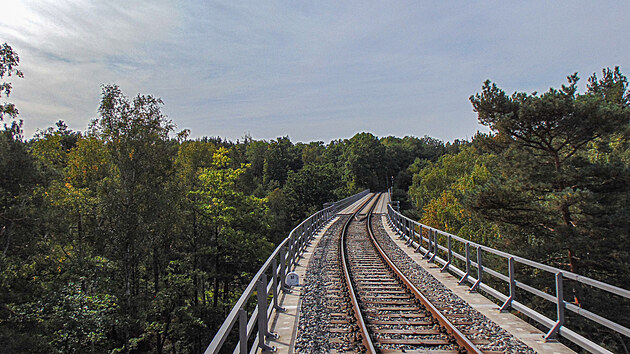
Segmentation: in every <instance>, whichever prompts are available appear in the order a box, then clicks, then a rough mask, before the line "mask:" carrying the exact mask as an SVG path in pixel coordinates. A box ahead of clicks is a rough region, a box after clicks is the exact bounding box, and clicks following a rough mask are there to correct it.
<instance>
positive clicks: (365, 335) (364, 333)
mask: <svg viewBox="0 0 630 354" xmlns="http://www.w3.org/2000/svg"><path fill="white" fill-rule="evenodd" d="M374 196H375V195H373V196H371V197H370V198H368V199H367V200H366V201H365V202H363V203H362V204H361V205H360V206H359V207H358V208H357V210H356V211H355V212H354V214H352V216H351V217H350V218H348V220H347V221H346V223H345V224H344V225H343V230H342V232H341V238H340V241H339V242H340V248H339V249H340V253H341V264H342V268H343V273H344V276H345V279H346V285H347V286H348V294H349V296H350V301H351V302H352V308H353V310H354V317H355V318H356V320H357V324H358V326H359V330H360V331H361V338H362V342H363V345H364V346H365V349H366V351H367V352H368V353H370V354H374V353H376V349H375V348H374V343H372V337H370V333H369V332H368V328H367V325H366V324H365V321H364V320H363V315H362V314H361V307H360V306H359V300H358V299H357V294H356V293H355V290H354V286H353V285H352V280H351V278H350V271H349V268H350V267H349V265H348V260H347V257H346V246H345V244H346V243H345V238H346V234H347V232H348V227H349V226H350V223H351V222H352V219H354V218H355V217H356V216H357V215H358V214H359V212H360V211H361V210H362V209H363V208H364V207H365V206H366V205H367V204H368V203H369V202H370V200H372V198H374ZM372 208H374V206H372Z"/></svg>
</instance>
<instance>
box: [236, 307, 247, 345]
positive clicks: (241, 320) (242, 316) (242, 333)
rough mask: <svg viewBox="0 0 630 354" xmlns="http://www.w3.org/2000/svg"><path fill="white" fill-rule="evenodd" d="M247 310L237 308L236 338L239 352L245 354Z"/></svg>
mask: <svg viewBox="0 0 630 354" xmlns="http://www.w3.org/2000/svg"><path fill="white" fill-rule="evenodd" d="M247 337H248V336H247V311H245V310H244V309H239V310H238V340H239V342H238V343H239V353H241V354H247V339H248V338H247Z"/></svg>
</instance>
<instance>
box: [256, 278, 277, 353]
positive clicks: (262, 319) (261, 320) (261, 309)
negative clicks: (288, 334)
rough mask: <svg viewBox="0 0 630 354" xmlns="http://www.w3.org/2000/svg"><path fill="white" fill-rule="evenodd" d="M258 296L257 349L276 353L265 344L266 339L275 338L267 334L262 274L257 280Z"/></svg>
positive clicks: (264, 281) (265, 297)
mask: <svg viewBox="0 0 630 354" xmlns="http://www.w3.org/2000/svg"><path fill="white" fill-rule="evenodd" d="M256 292H257V295H258V347H260V349H262V351H272V352H275V351H276V347H270V346H268V345H267V344H265V339H266V338H267V337H272V338H277V337H278V336H277V335H276V334H274V333H271V332H269V328H268V327H267V326H268V323H267V275H266V274H263V275H262V276H261V277H260V279H259V280H258V286H257V291H256Z"/></svg>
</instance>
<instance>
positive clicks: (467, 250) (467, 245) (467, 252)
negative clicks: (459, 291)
mask: <svg viewBox="0 0 630 354" xmlns="http://www.w3.org/2000/svg"><path fill="white" fill-rule="evenodd" d="M469 275H470V242H466V273H464V276H463V277H462V278H461V279H460V280H459V281H458V282H457V284H458V285H461V284H462V283H464V282H465V281H466V280H468V276H469Z"/></svg>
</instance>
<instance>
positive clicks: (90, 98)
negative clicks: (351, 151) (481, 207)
mask: <svg viewBox="0 0 630 354" xmlns="http://www.w3.org/2000/svg"><path fill="white" fill-rule="evenodd" d="M628 14H630V2H628V1H538V0H531V1H420V0H417V1H339V0H334V1H328V0H318V1H296V0H292V1H289V0H285V1H283V0H279V1H275V0H269V1H259V0H257V1H238V0H230V1H208V0H199V1H197V0H194V1H193V0H191V1H186V2H181V1H162V0H134V1H119V0H108V1H102V0H94V1H93V0H55V1H44V0H35V1H32V0H0V43H3V42H7V43H8V44H9V45H11V46H12V47H13V49H14V50H15V51H17V52H18V54H19V56H20V69H21V70H22V71H23V72H24V78H23V79H14V78H13V77H12V78H11V79H12V80H11V82H12V83H13V92H12V93H11V96H10V97H9V98H8V99H7V98H6V97H2V98H0V100H4V101H8V102H13V103H15V104H16V106H17V108H18V109H19V111H20V118H21V119H23V120H24V131H25V135H26V136H27V137H29V136H32V135H33V134H34V133H35V132H36V131H37V130H38V129H39V130H42V129H45V128H47V127H49V126H54V123H55V122H56V121H58V120H60V119H61V120H63V121H65V122H66V124H67V125H68V126H69V127H70V128H71V129H74V130H85V129H86V128H87V126H88V124H89V122H90V121H91V120H93V119H95V118H97V117H98V112H97V109H98V105H99V100H100V96H101V85H103V84H117V85H119V86H120V88H121V89H122V91H123V92H124V93H125V94H126V95H128V96H130V97H133V96H135V95H137V94H150V95H153V96H155V97H160V98H162V100H163V101H164V106H163V112H164V113H165V114H166V115H168V117H169V119H171V120H172V121H173V122H174V123H175V124H176V125H177V130H182V129H190V131H191V137H193V138H194V137H202V136H221V137H223V138H227V139H229V140H233V141H235V140H237V139H242V138H243V137H245V136H250V137H252V138H254V139H265V140H269V139H274V138H276V137H280V136H289V137H290V138H291V140H292V141H294V142H295V141H302V142H308V141H324V142H328V141H330V140H333V139H342V138H349V137H351V136H353V135H354V134H355V133H357V132H362V131H369V132H372V133H374V134H375V135H378V136H389V135H395V136H401V137H402V136H407V135H412V136H424V135H429V136H432V137H435V138H438V139H441V140H444V141H452V140H454V139H469V138H471V137H472V136H474V135H475V133H476V132H477V131H482V132H485V131H487V130H486V129H485V127H483V126H481V125H479V124H478V122H477V119H476V115H475V113H474V112H473V110H472V106H471V104H470V101H469V99H468V98H469V97H470V96H471V95H473V94H475V93H477V92H479V91H480V89H481V85H482V83H483V82H484V81H485V80H487V79H490V80H492V81H493V82H495V83H497V85H499V87H501V88H503V89H504V90H505V91H507V92H509V93H511V92H514V91H524V92H534V91H537V92H544V91H546V90H548V89H549V88H550V87H560V85H562V84H563V83H565V80H566V76H567V75H569V74H572V73H574V72H578V73H579V74H580V77H581V78H582V80H581V88H582V89H584V88H585V84H586V80H587V78H588V77H589V76H590V75H592V74H593V73H601V70H602V68H605V67H614V66H620V67H621V70H622V72H624V73H626V74H627V75H628V74H630V50H629V49H628V48H630V36H628V21H627V16H628ZM5 80H6V77H5Z"/></svg>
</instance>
